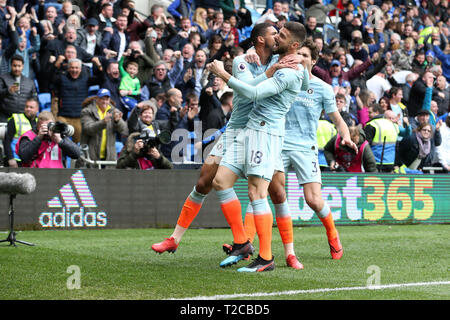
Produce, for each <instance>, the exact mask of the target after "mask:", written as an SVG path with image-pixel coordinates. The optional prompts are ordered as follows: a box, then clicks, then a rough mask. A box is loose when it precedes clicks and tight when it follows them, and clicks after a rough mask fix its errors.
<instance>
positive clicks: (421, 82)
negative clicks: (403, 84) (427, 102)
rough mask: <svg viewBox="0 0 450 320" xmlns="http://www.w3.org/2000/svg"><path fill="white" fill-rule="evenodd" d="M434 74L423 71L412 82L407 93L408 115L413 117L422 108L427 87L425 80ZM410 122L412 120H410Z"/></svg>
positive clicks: (428, 79) (429, 79)
mask: <svg viewBox="0 0 450 320" xmlns="http://www.w3.org/2000/svg"><path fill="white" fill-rule="evenodd" d="M432 78H434V75H433V74H432V73H431V72H429V71H425V72H424V73H423V74H422V76H421V77H420V78H419V79H417V81H416V82H414V85H413V86H412V88H411V91H410V93H409V101H408V103H407V107H408V113H409V116H410V117H415V116H416V115H417V113H418V111H419V110H420V109H422V104H423V101H424V99H425V92H426V89H427V86H426V83H427V81H432ZM411 123H412V121H411Z"/></svg>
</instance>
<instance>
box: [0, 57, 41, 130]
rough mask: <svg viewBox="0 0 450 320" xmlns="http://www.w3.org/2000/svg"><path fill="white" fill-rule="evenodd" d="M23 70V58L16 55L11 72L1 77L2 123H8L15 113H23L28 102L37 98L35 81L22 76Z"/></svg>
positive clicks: (0, 111)
mask: <svg viewBox="0 0 450 320" xmlns="http://www.w3.org/2000/svg"><path fill="white" fill-rule="evenodd" d="M23 68H24V59H23V57H22V56H20V55H14V56H13V57H12V58H11V71H10V72H8V73H4V74H2V75H1V76H0V122H7V121H8V119H9V118H10V117H11V115H12V114H14V113H23V112H24V110H25V102H26V100H27V99H29V98H36V97H37V92H36V87H35V85H34V81H33V80H31V79H30V78H28V77H25V76H24V75H23V74H22V71H23Z"/></svg>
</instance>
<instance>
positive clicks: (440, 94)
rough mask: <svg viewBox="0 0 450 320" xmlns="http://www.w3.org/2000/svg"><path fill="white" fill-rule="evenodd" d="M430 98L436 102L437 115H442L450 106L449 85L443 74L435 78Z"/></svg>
mask: <svg viewBox="0 0 450 320" xmlns="http://www.w3.org/2000/svg"><path fill="white" fill-rule="evenodd" d="M432 99H433V100H434V101H436V103H437V104H438V112H437V115H438V116H442V115H443V114H444V113H446V112H448V111H449V107H450V87H449V86H448V83H447V80H446V79H445V77H444V76H438V77H437V78H436V85H435V88H434V90H433V97H432Z"/></svg>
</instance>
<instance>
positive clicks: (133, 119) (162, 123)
mask: <svg viewBox="0 0 450 320" xmlns="http://www.w3.org/2000/svg"><path fill="white" fill-rule="evenodd" d="M139 115H140V109H139V108H134V109H133V111H131V113H130V116H129V117H128V119H127V125H128V132H129V133H130V134H132V133H134V132H141V131H142V130H144V129H145V128H147V125H146V124H145V123H143V122H142V121H141V119H140V118H139ZM152 126H153V128H154V130H155V131H162V130H167V131H170V132H172V130H173V128H171V127H170V122H169V121H168V120H153V121H152Z"/></svg>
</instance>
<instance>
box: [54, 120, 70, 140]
mask: <svg viewBox="0 0 450 320" xmlns="http://www.w3.org/2000/svg"><path fill="white" fill-rule="evenodd" d="M47 128H48V130H49V131H52V132H54V133H59V134H61V137H64V136H68V137H70V136H73V134H74V132H75V130H74V128H73V127H72V126H71V125H70V124H67V123H64V122H61V121H56V122H49V123H48V125H47Z"/></svg>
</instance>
